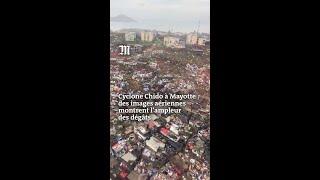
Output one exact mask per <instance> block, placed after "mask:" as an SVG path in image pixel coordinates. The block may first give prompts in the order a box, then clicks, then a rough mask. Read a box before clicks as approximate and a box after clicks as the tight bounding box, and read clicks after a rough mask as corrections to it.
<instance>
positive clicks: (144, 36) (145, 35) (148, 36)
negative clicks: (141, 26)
mask: <svg viewBox="0 0 320 180" xmlns="http://www.w3.org/2000/svg"><path fill="white" fill-rule="evenodd" d="M153 39H154V34H153V32H150V31H149V32H145V31H142V32H141V41H148V42H151V41H153Z"/></svg>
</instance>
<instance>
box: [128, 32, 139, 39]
mask: <svg viewBox="0 0 320 180" xmlns="http://www.w3.org/2000/svg"><path fill="white" fill-rule="evenodd" d="M136 37H137V34H136V33H135V32H127V33H125V40H126V41H135V40H136Z"/></svg>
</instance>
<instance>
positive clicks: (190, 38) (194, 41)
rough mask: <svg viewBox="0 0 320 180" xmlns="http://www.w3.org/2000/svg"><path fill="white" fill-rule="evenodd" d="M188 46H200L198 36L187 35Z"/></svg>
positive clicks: (195, 34) (194, 34) (193, 34)
mask: <svg viewBox="0 0 320 180" xmlns="http://www.w3.org/2000/svg"><path fill="white" fill-rule="evenodd" d="M186 44H189V45H195V44H198V35H197V33H195V32H193V33H190V34H188V35H187V39H186Z"/></svg>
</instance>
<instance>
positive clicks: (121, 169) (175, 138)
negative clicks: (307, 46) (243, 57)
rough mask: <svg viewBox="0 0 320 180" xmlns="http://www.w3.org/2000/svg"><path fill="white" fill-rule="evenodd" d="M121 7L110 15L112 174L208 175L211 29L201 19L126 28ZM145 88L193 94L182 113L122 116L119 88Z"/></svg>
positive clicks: (139, 178)
mask: <svg viewBox="0 0 320 180" xmlns="http://www.w3.org/2000/svg"><path fill="white" fill-rule="evenodd" d="M114 1H115V0H114ZM137 2H139V3H137V6H139V7H140V8H146V7H148V4H147V3H146V4H144V3H143V2H144V1H137ZM166 2H167V1H166ZM172 2H173V1H172ZM186 2H191V0H188V1H186ZM201 2H202V3H203V4H205V3H208V2H209V1H201ZM131 3H132V2H131ZM153 5H154V4H153ZM174 5H175V4H172V7H176V6H174ZM191 5H192V4H191ZM207 5H208V4H207ZM114 6H115V8H117V7H116V4H115V5H114ZM188 6H190V3H189V4H188ZM121 7H123V6H121ZM111 8H112V1H111ZM123 8H124V7H123ZM150 8H152V6H151V5H150ZM159 8H160V9H161V7H159ZM118 9H119V7H118ZM151 10H152V9H151ZM190 12H192V11H190ZM117 13H118V12H117ZM120 13H121V12H120ZM120 13H119V14H117V15H114V16H111V19H110V23H111V30H110V59H108V61H110V88H111V89H110V92H111V96H110V179H113V180H116V179H126V180H127V179H128V180H149V179H150V180H167V179H168V180H180V179H181V180H183V179H186V180H189V179H190V180H192V179H196V180H207V179H210V33H209V32H210V31H207V32H203V31H202V29H201V26H202V24H201V23H200V21H199V20H195V21H192V22H191V23H190V24H193V25H194V26H192V27H191V28H190V29H188V28H180V29H179V28H178V27H177V26H176V27H174V28H170V27H171V26H170V25H168V26H167V27H165V26H157V25H154V26H153V25H152V24H149V25H145V24H147V23H145V24H144V22H143V21H139V22H137V23H136V25H135V26H131V24H134V22H135V21H136V19H135V18H134V17H132V16H131V15H127V14H126V15H124V14H120ZM155 13H156V12H155ZM132 14H133V11H132ZM169 14H170V12H169ZM135 15H136V17H139V13H137V14H133V16H135ZM208 16H209V15H208ZM117 23H119V24H121V27H120V25H119V24H117ZM163 23H164V24H165V23H166V22H163ZM167 23H168V24H170V23H171V22H170V21H169V20H168V22H167ZM112 24H114V26H112ZM139 24H144V25H140V26H139ZM149 26H150V28H149ZM204 26H205V25H204ZM180 27H182V26H180ZM178 30H179V31H178ZM147 93H148V94H170V93H171V94H172V93H174V94H192V95H195V96H196V97H197V98H196V99H194V100H192V101H186V104H185V106H183V107H182V110H181V111H179V113H161V112H155V113H151V114H149V115H150V116H149V117H150V118H149V119H148V120H141V121H140V120H139V121H138V120H119V116H120V114H119V111H118V109H119V106H118V102H119V94H147ZM151 101H152V100H151Z"/></svg>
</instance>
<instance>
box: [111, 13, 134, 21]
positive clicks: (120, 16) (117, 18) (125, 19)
mask: <svg viewBox="0 0 320 180" xmlns="http://www.w3.org/2000/svg"><path fill="white" fill-rule="evenodd" d="M110 21H112V22H136V21H135V20H134V19H132V18H130V17H128V16H126V15H124V14H120V15H118V16H114V17H110Z"/></svg>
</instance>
